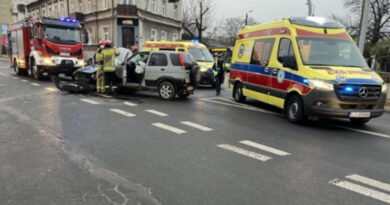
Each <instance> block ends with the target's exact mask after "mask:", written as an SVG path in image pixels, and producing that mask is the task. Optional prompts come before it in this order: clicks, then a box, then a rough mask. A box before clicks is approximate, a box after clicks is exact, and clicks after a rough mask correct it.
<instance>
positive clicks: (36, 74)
mask: <svg viewBox="0 0 390 205" xmlns="http://www.w3.org/2000/svg"><path fill="white" fill-rule="evenodd" d="M31 74H32V76H33V78H34V79H35V80H42V78H43V73H42V72H41V71H40V70H39V68H38V65H37V64H36V63H35V61H34V60H33V61H32V62H31Z"/></svg>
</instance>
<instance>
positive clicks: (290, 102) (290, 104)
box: [285, 95, 305, 123]
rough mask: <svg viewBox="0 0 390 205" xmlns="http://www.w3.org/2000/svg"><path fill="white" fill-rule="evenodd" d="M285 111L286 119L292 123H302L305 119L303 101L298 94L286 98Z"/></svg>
mask: <svg viewBox="0 0 390 205" xmlns="http://www.w3.org/2000/svg"><path fill="white" fill-rule="evenodd" d="M285 113H286V117H287V119H288V120H289V121H290V122H292V123H302V122H303V121H304V120H305V115H304V113H303V102H302V99H301V98H300V97H299V96H298V95H293V96H291V97H290V98H288V99H287V103H286V107H285Z"/></svg>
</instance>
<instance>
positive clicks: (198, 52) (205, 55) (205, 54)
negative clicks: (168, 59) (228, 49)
mask: <svg viewBox="0 0 390 205" xmlns="http://www.w3.org/2000/svg"><path fill="white" fill-rule="evenodd" d="M188 51H189V52H190V53H191V54H192V55H193V56H194V58H195V59H196V61H198V62H214V60H213V56H212V55H211V53H210V51H209V50H207V49H206V48H190V49H188Z"/></svg>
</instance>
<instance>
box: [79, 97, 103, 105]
mask: <svg viewBox="0 0 390 205" xmlns="http://www.w3.org/2000/svg"><path fill="white" fill-rule="evenodd" d="M80 100H81V101H83V102H86V103H89V104H92V105H99V104H100V103H99V102H96V101H94V100H89V99H85V98H84V99H80Z"/></svg>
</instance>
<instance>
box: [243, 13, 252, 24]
mask: <svg viewBox="0 0 390 205" xmlns="http://www.w3.org/2000/svg"><path fill="white" fill-rule="evenodd" d="M252 12H253V10H249V11H248V12H246V14H245V26H246V25H248V17H249V13H252Z"/></svg>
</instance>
